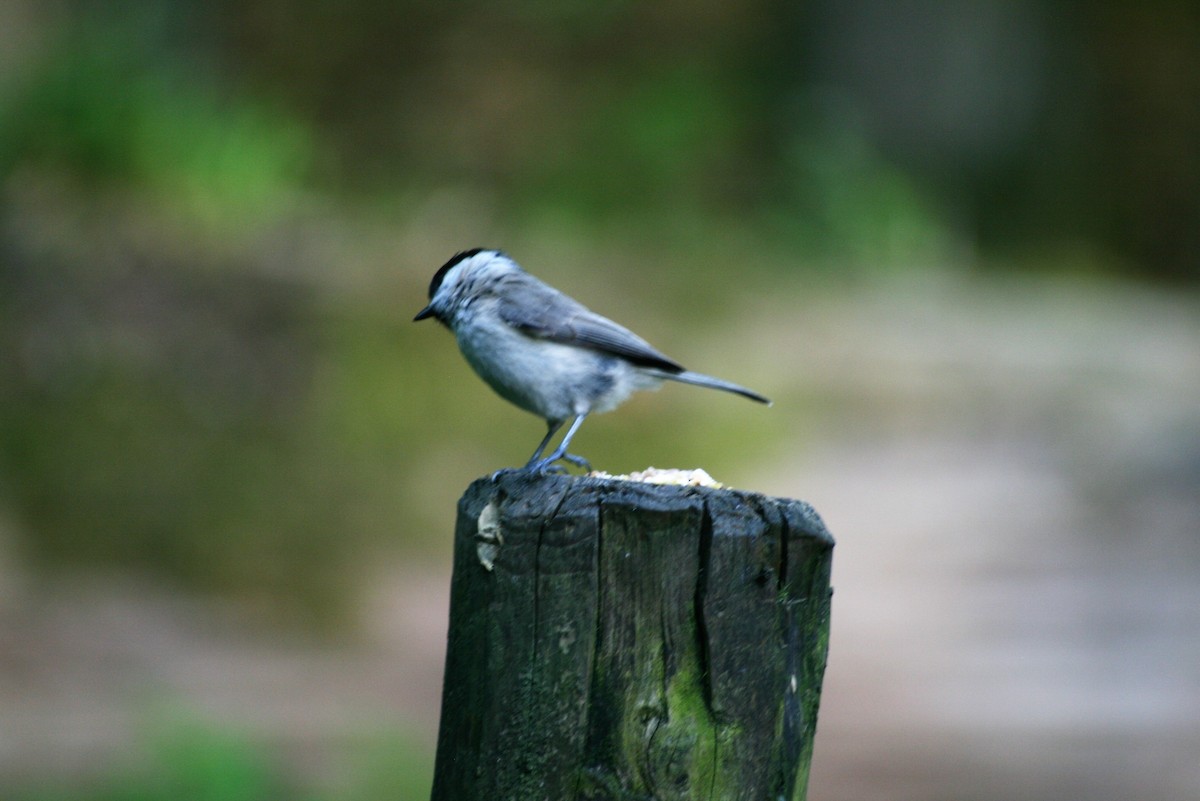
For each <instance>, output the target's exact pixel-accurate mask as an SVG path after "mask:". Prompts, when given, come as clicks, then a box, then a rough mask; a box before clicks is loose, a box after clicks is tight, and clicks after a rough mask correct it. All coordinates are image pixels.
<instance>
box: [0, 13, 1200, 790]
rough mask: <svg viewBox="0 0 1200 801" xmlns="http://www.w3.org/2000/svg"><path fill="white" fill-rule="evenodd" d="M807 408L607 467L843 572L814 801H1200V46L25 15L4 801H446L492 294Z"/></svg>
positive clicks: (993, 32)
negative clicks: (682, 488) (804, 523)
mask: <svg viewBox="0 0 1200 801" xmlns="http://www.w3.org/2000/svg"><path fill="white" fill-rule="evenodd" d="M478 245H488V246H495V247H503V248H505V249H506V250H508V251H509V252H510V253H511V254H513V255H514V256H515V257H516V258H517V259H518V261H520V262H521V263H522V264H524V266H526V267H527V268H528V269H529V270H530V271H531V272H534V273H535V274H537V275H539V276H541V277H543V278H545V279H547V280H548V281H550V282H551V283H553V284H554V285H556V286H558V287H560V288H562V289H564V290H565V291H567V292H569V293H570V294H572V295H574V296H576V297H578V298H581V299H583V300H584V301H585V302H586V303H588V305H589V306H591V307H593V308H594V309H596V310H597V311H600V312H601V313H604V314H607V315H609V316H611V317H614V318H615V319H617V320H618V321H620V322H624V323H626V324H628V325H629V326H630V327H632V328H634V329H635V330H637V331H638V332H639V333H641V334H643V335H644V336H646V337H647V338H648V339H649V340H650V341H651V342H653V343H655V344H656V345H657V346H659V347H660V348H661V349H663V350H664V351H665V352H666V353H668V354H670V355H672V356H674V357H676V358H678V359H680V360H681V361H683V362H684V363H685V364H687V365H689V366H690V367H693V368H695V369H699V370H703V371H705V372H711V373H713V374H716V375H720V376H722V377H725V378H728V379H730V380H734V381H737V382H739V383H744V384H747V385H748V386H752V387H754V388H756V389H758V390H760V391H762V392H764V393H765V394H767V395H769V396H771V397H772V398H774V400H775V406H774V407H773V408H771V409H762V408H758V407H755V406H753V405H752V404H747V403H744V402H742V401H740V400H739V399H737V398H734V397H732V396H730V397H725V396H723V395H717V394H713V393H703V392H697V391H694V390H690V389H687V388H684V387H678V386H672V387H667V388H665V389H664V390H663V391H662V392H661V393H660V394H657V395H644V396H640V397H639V398H637V399H635V400H633V401H631V402H630V403H629V404H628V405H627V406H625V407H624V408H623V409H622V410H621V412H620V413H619V414H615V415H609V416H604V417H599V418H596V419H594V420H591V421H589V423H588V425H587V426H585V427H584V428H583V429H582V431H581V432H580V435H579V437H578V439H577V440H576V445H577V450H578V451H579V452H581V453H585V454H586V455H587V456H588V457H589V458H590V459H591V460H592V462H593V463H594V464H596V465H597V466H599V467H602V468H604V469H606V470H608V471H610V472H613V473H620V472H628V471H631V470H636V469H641V468H644V467H646V466H648V465H651V464H653V465H656V466H660V467H685V468H690V467H696V466H700V467H704V468H705V469H707V470H708V471H709V472H711V473H712V474H713V475H714V476H715V477H716V478H717V479H718V480H721V481H725V482H726V483H729V484H732V485H735V486H739V487H744V488H748V489H754V490H759V491H763V492H767V493H771V494H779V495H786V496H790V497H797V498H802V499H804V500H807V501H809V502H811V503H813V504H814V505H815V506H816V508H817V509H818V511H819V512H820V513H821V514H822V515H823V517H824V518H825V520H826V523H827V524H828V526H829V528H830V529H831V530H832V531H833V533H834V534H835V536H836V537H837V538H838V541H839V544H838V548H837V552H836V556H835V569H834V584H835V587H836V595H835V599H834V621H833V635H832V641H831V653H830V661H829V668H828V673H827V679H826V685H825V687H826V689H825V694H824V698H823V705H822V710H821V723H820V729H819V733H818V738H817V743H816V752H815V761H814V767H813V773H812V780H811V786H810V795H809V797H810V799H813V801H840V800H842V799H845V801H852V800H857V799H863V798H873V799H885V800H886V799H897V800H899V799H923V800H924V801H936V800H937V799H947V801H949V799H955V801H964V799H977V800H978V801H990V800H991V799H1009V798H1013V797H1020V798H1028V799H1061V798H1083V797H1086V798H1091V799H1100V800H1101V801H1103V800H1104V799H1114V800H1115V799H1127V798H1130V797H1137V798H1140V799H1164V801H1165V800H1166V799H1180V798H1189V797H1191V798H1196V797H1200V762H1198V761H1197V759H1196V755H1197V754H1198V753H1200V580H1198V579H1200V403H1198V402H1197V399H1198V398H1200V315H1198V314H1197V312H1198V311H1200V299H1198V295H1197V289H1198V287H1200V7H1198V6H1196V5H1195V4H1189V3H1179V2H1167V1H1166V0H1161V1H1155V0H1151V1H1150V2H1139V3H1132V2H1096V3H1085V4H1081V3H1067V2H1054V1H1051V0H1047V1H1046V2H1040V3H1039V2H1023V1H1022V0H1016V2H1014V1H1013V0H979V1H978V2H973V3H938V2H914V1H913V0H904V1H903V2H894V1H893V2H882V0H844V1H843V2H836V3H835V2H809V3H783V2H772V1H770V0H759V1H758V2H754V1H753V0H752V2H748V3H747V2H741V3H733V2H720V1H719V0H712V1H709V2H687V3H683V2H670V1H668V2H659V3H624V2H606V3H583V2H575V1H573V0H558V1H557V2H547V1H546V0H515V2H508V3H503V4H501V3H495V2H485V1H484V0H468V1H467V2H461V3H429V2H412V1H411V0H393V2H380V1H379V0H344V1H343V2H341V3H336V4H334V3H328V2H324V0H294V1H293V2H279V1H278V0H255V1H254V2H236V3H235V2H228V1H227V0H217V1H216V2H212V1H211V0H210V2H198V1H197V0H130V1H129V2H124V3H111V2H101V1H100V0H95V1H93V2H85V1H83V0H75V1H69V0H50V1H49V2H46V0H3V2H0V795H2V796H3V797H4V798H6V799H8V798H12V799H18V800H19V801H49V800H50V799H55V800H58V801H68V800H69V801H84V800H85V799H86V800H87V801H91V800H93V799H104V800H105V801H127V800H129V801H131V800H132V799H137V800H138V801H158V799H173V801H180V800H182V801H190V800H191V799H196V800H197V801H208V800H211V801H224V800H225V799H230V800H231V801H257V800H258V799H278V798H300V799H312V800H313V801H316V800H318V799H335V798H336V799H350V801H354V799H364V800H365V799H379V798H394V799H420V798H424V797H427V793H428V788H429V783H430V777H431V772H432V757H433V743H434V737H435V733H436V726H437V714H438V703H439V693H440V686H439V685H440V680H441V669H442V655H443V648H444V638H445V625H446V616H447V596H448V584H449V565H450V546H451V532H452V526H453V521H454V513H455V502H456V500H457V498H458V496H459V495H460V494H461V492H462V491H463V490H464V489H465V487H466V486H467V484H468V483H469V482H470V481H471V480H473V479H474V478H476V477H478V476H481V475H485V474H487V473H489V472H491V471H493V470H495V469H497V468H499V467H502V466H505V465H514V464H519V463H522V462H523V461H524V460H525V459H526V458H527V457H528V454H529V453H530V452H531V451H532V449H533V446H534V445H535V444H536V442H537V441H538V439H539V438H540V436H541V434H542V433H543V426H542V423H541V422H540V421H538V420H536V419H534V418H533V417H531V416H528V415H526V414H524V413H522V412H520V411H518V410H516V409H515V408H513V407H510V406H508V405H507V404H505V403H504V402H503V401H501V400H500V399H498V398H497V397H495V396H494V395H493V394H492V393H491V392H490V390H488V389H487V388H486V387H485V386H484V385H483V384H482V383H480V382H479V381H478V379H476V378H475V377H474V376H473V375H472V374H471V373H470V371H469V369H468V368H467V367H466V365H465V364H464V363H463V361H462V359H461V357H460V356H459V354H458V352H457V349H456V348H455V346H454V343H453V340H452V338H451V337H449V336H448V335H447V334H446V332H445V331H443V330H441V329H440V328H439V327H438V326H436V325H434V324H432V323H426V324H424V325H412V324H410V322H409V321H410V320H411V318H412V315H413V314H414V313H415V312H416V311H417V310H418V309H420V308H421V307H422V306H423V305H424V303H425V300H426V288H427V285H428V281H429V278H430V276H431V275H432V273H433V272H434V270H435V269H436V268H437V267H438V266H439V265H440V264H442V262H444V261H445V260H446V259H447V258H448V257H449V256H450V255H451V254H453V253H454V252H455V251H457V250H461V249H464V248H468V247H473V246H478Z"/></svg>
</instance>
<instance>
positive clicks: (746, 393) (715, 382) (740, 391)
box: [661, 370, 771, 406]
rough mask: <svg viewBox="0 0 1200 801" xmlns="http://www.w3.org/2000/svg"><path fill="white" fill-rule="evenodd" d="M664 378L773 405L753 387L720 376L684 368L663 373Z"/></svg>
mask: <svg viewBox="0 0 1200 801" xmlns="http://www.w3.org/2000/svg"><path fill="white" fill-rule="evenodd" d="M661 375H662V377H663V378H669V379H670V380H672V381H682V382H683V383H685V384H695V385H696V386H698V387H708V388H709V389H720V390H724V391H725V392H732V393H734V394H735V395H741V396H742V397H743V398H749V399H750V400H752V401H758V402H759V403H765V404H767V405H768V406H770V405H771V401H770V399H768V398H766V397H763V396H762V395H759V394H758V393H757V392H755V391H754V390H752V389H746V388H745V387H741V386H738V385H737V384H732V383H730V382H728V381H722V380H721V379H719V378H713V377H712V376H711V375H704V373H693V372H692V371H691V370H684V371H683V372H682V373H665V372H664V373H661Z"/></svg>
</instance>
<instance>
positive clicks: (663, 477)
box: [589, 467, 725, 489]
mask: <svg viewBox="0 0 1200 801" xmlns="http://www.w3.org/2000/svg"><path fill="white" fill-rule="evenodd" d="M589 475H590V476H591V477H592V478H609V479H614V480H616V481H641V482H643V483H645V484H672V485H674V486H679V487H712V488H714V489H721V488H722V487H724V486H725V485H724V484H722V483H721V482H719V481H717V480H716V479H714V478H713V477H712V476H710V475H709V474H708V473H706V472H705V471H704V470H701V469H700V468H699V467H697V468H696V469H694V470H677V469H674V468H671V469H661V468H658V467H647V468H646V469H645V470H639V471H637V472H635V473H629V474H627V475H622V476H614V475H612V474H611V473H605V472H604V471H603V470H594V471H592V472H591V473H590V474H589Z"/></svg>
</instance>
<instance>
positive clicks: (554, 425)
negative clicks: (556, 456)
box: [524, 420, 563, 470]
mask: <svg viewBox="0 0 1200 801" xmlns="http://www.w3.org/2000/svg"><path fill="white" fill-rule="evenodd" d="M562 424H563V421H562V420H547V421H546V436H544V437H542V441H541V443H540V444H539V445H538V446H537V450H536V451H534V452H533V456H530V457H529V461H528V462H526V463H525V467H524V469H525V470H529V469H531V468H532V467H533V466H534V465H535V464H537V463H538V459H540V458H541V456H542V451H544V450H546V445H547V444H548V443H549V442H550V438H551V437H553V436H554V434H555V432H556V431H558V429H560V428H562ZM550 461H554V460H553V459H551V460H550Z"/></svg>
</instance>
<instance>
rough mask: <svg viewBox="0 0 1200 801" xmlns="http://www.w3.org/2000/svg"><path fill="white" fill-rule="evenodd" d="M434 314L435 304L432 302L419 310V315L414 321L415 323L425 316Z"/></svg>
mask: <svg viewBox="0 0 1200 801" xmlns="http://www.w3.org/2000/svg"><path fill="white" fill-rule="evenodd" d="M432 316H433V304H432V303H431V304H429V305H428V306H426V307H425V308H423V309H421V310H420V311H419V312H417V316H416V317H414V318H413V322H414V323H415V322H417V321H419V320H424V319H425V318H427V317H432Z"/></svg>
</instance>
